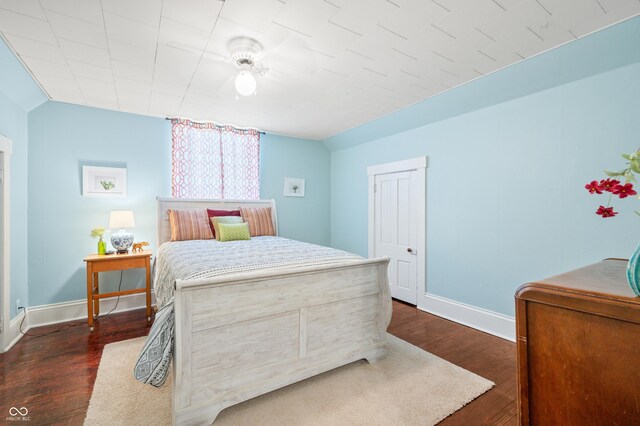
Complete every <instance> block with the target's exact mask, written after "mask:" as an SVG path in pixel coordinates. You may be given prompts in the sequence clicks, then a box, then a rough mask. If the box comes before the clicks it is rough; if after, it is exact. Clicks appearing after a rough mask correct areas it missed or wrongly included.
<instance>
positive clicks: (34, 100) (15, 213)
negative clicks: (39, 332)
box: [0, 40, 46, 318]
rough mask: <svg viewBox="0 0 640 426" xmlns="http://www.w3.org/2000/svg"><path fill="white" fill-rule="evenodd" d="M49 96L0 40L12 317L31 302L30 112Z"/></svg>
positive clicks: (0, 127)
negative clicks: (8, 145) (9, 148)
mask: <svg viewBox="0 0 640 426" xmlns="http://www.w3.org/2000/svg"><path fill="white" fill-rule="evenodd" d="M45 100H46V96H45V95H44V93H42V91H41V90H40V88H39V87H38V86H37V85H36V84H35V83H34V81H33V80H32V79H31V77H30V76H29V74H28V73H27V72H26V71H25V69H24V68H23V67H22V65H21V64H20V63H19V62H18V60H17V59H16V57H15V56H14V55H13V53H12V52H11V51H10V50H9V48H7V46H6V45H5V44H4V42H3V41H1V40H0V134H2V135H4V136H6V137H8V138H9V139H11V140H12V141H13V154H12V155H11V188H10V191H11V213H10V214H11V229H10V234H11V236H10V238H11V253H10V255H11V264H10V272H11V285H10V290H9V291H10V296H9V301H10V305H11V306H10V311H11V318H15V316H16V303H15V302H16V299H20V302H21V305H23V306H28V305H27V304H28V298H27V276H28V271H27V215H26V212H27V180H28V179H27V155H28V154H27V153H28V140H29V138H28V128H27V112H28V110H29V109H31V108H33V107H35V106H36V105H38V104H41V103H42V102H44V101H45Z"/></svg>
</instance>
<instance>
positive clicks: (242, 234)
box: [216, 223, 251, 241]
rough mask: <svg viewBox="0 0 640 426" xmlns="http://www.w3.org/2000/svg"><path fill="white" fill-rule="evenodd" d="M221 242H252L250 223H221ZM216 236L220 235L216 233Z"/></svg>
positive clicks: (219, 226) (219, 228)
mask: <svg viewBox="0 0 640 426" xmlns="http://www.w3.org/2000/svg"><path fill="white" fill-rule="evenodd" d="M218 231H220V232H219V235H220V241H237V240H250V239H251V235H249V224H248V223H219V224H218ZM216 235H218V234H217V233H216Z"/></svg>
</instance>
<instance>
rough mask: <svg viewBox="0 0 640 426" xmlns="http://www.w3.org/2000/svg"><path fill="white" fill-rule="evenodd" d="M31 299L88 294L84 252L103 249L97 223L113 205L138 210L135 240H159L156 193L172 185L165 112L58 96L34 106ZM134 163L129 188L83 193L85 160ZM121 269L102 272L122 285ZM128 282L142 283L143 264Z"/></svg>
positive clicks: (108, 286) (111, 284) (110, 282)
mask: <svg viewBox="0 0 640 426" xmlns="http://www.w3.org/2000/svg"><path fill="white" fill-rule="evenodd" d="M29 136H30V141H29V214H28V217H29V305H30V306H38V305H45V304H50V303H58V302H65V301H71V300H78V299H83V298H86V284H85V283H86V275H85V267H84V263H83V261H82V259H83V258H84V257H85V256H86V255H87V254H90V253H95V252H96V243H97V241H96V240H95V239H93V238H91V237H90V236H89V233H90V230H91V229H92V228H95V227H98V226H102V227H105V228H107V227H108V226H109V212H110V211H111V210H133V212H134V216H135V220H136V228H135V230H134V235H135V238H136V241H149V242H151V244H152V245H154V246H155V223H156V218H155V197H156V196H169V195H170V192H171V189H170V188H171V186H170V185H171V148H170V147H171V128H170V123H169V122H168V121H166V120H164V119H160V118H151V117H143V116H139V115H133V114H125V113H119V112H114V111H107V110H103V109H97V108H89V107H84V106H78V105H71V104H65V103H58V102H47V103H45V104H44V105H41V106H40V107H38V108H37V109H35V110H33V111H32V112H31V113H30V114H29ZM83 165H100V166H115V167H126V168H127V192H128V193H127V196H126V197H124V198H99V197H83V196H82V166H83ZM119 277H120V274H119V273H109V274H108V276H107V277H105V279H102V280H101V285H102V286H103V288H104V290H102V289H101V291H109V290H114V289H116V288H117V284H118V283H117V281H118V279H119ZM123 286H125V288H133V287H143V286H144V274H143V272H142V271H140V270H129V271H126V272H125V273H124V278H123Z"/></svg>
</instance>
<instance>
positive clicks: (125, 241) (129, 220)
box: [109, 210, 135, 254]
mask: <svg viewBox="0 0 640 426" xmlns="http://www.w3.org/2000/svg"><path fill="white" fill-rule="evenodd" d="M134 226H135V222H134V220H133V212H132V211H131V210H113V211H112V212H111V217H110V218H109V228H111V229H117V228H120V230H119V231H118V232H114V233H112V234H111V245H112V246H113V248H114V249H116V251H117V252H118V254H125V253H128V252H129V248H130V247H131V244H133V234H132V233H131V232H128V231H125V230H124V228H133V227H134Z"/></svg>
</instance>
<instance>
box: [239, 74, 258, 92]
mask: <svg viewBox="0 0 640 426" xmlns="http://www.w3.org/2000/svg"><path fill="white" fill-rule="evenodd" d="M256 86H257V82H256V78H255V77H254V76H253V73H252V72H251V70H242V71H240V72H239V73H238V75H236V90H237V91H238V93H239V94H241V95H242V96H251V95H255V93H256Z"/></svg>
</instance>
